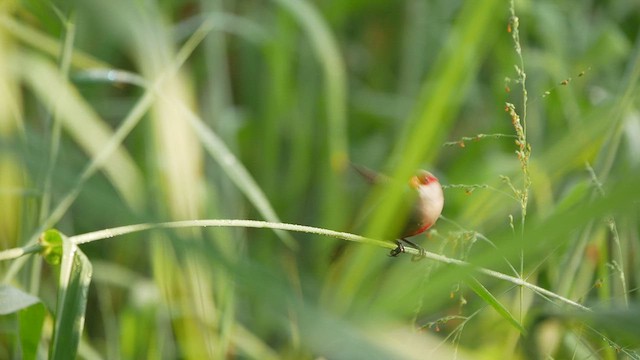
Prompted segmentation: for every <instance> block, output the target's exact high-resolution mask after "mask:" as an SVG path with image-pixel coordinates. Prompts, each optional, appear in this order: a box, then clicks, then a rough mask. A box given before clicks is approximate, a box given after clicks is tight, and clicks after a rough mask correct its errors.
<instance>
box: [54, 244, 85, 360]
mask: <svg viewBox="0 0 640 360" xmlns="http://www.w3.org/2000/svg"><path fill="white" fill-rule="evenodd" d="M58 234H59V236H61V237H62V249H63V250H62V261H61V263H60V280H59V282H58V300H57V304H56V320H55V326H54V331H53V339H52V341H51V347H50V358H51V359H73V358H75V356H76V353H77V351H78V344H79V342H80V335H81V334H82V328H83V326H84V318H85V309H86V305H87V293H88V291H89V284H90V282H91V271H92V268H91V263H90V262H89V259H88V258H87V257H86V256H85V255H84V253H83V252H82V251H80V249H79V248H78V246H77V245H75V244H74V243H72V242H71V241H69V239H68V238H66V237H64V236H63V235H62V234H60V233H58Z"/></svg>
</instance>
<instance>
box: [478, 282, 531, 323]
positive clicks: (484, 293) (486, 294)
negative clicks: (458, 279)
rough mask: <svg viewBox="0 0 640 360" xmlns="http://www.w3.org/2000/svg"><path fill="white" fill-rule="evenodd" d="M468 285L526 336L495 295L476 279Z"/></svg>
mask: <svg viewBox="0 0 640 360" xmlns="http://www.w3.org/2000/svg"><path fill="white" fill-rule="evenodd" d="M466 284H467V285H468V286H469V287H470V288H471V290H473V291H474V292H475V293H476V294H477V295H478V296H480V298H482V300H484V301H485V302H486V303H487V304H488V305H490V306H491V307H492V308H494V309H495V310H496V311H497V312H498V314H500V316H502V317H503V318H504V319H505V320H507V321H508V322H509V324H511V325H513V327H515V328H516V329H518V331H520V333H522V334H526V332H527V331H526V330H525V329H524V327H522V324H520V322H519V321H518V320H517V319H516V318H514V317H513V315H511V313H510V312H509V310H507V308H506V307H505V306H504V305H502V303H501V302H500V301H499V300H498V299H497V298H496V297H495V296H493V294H492V293H491V292H490V291H489V290H488V289H487V288H486V287H484V285H482V284H481V283H480V282H479V281H478V280H477V279H476V278H474V277H471V278H469V279H468V280H467V281H466Z"/></svg>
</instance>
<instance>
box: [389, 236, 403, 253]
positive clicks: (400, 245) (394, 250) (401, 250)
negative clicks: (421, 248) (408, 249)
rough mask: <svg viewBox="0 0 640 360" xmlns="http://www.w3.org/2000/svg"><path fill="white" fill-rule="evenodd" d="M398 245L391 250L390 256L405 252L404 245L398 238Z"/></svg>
mask: <svg viewBox="0 0 640 360" xmlns="http://www.w3.org/2000/svg"><path fill="white" fill-rule="evenodd" d="M403 240H404V239H403ZM396 245H398V246H396V248H395V249H393V250H391V252H389V256H393V257H396V256H398V254H400V253H403V252H404V245H402V243H401V242H400V240H396Z"/></svg>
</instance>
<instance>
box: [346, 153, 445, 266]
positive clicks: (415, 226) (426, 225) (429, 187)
mask: <svg viewBox="0 0 640 360" xmlns="http://www.w3.org/2000/svg"><path fill="white" fill-rule="evenodd" d="M351 166H352V168H353V169H354V170H356V172H358V173H359V174H360V175H361V176H362V177H363V178H364V179H365V180H366V181H367V182H368V183H370V184H372V185H373V184H379V183H388V182H389V178H388V177H387V176H385V175H382V174H379V173H377V172H375V171H373V170H371V169H368V168H366V167H364V166H361V165H356V164H351ZM409 186H410V187H411V188H412V189H413V190H414V191H415V192H416V196H414V197H412V200H411V201H413V204H411V212H410V213H409V216H408V217H407V220H406V223H405V225H404V227H403V228H402V232H400V234H401V235H400V237H399V238H398V239H396V240H395V243H396V245H397V247H396V248H395V249H393V250H391V252H390V253H389V256H393V257H395V256H398V255H399V254H400V253H403V252H405V249H404V244H403V242H404V243H405V244H407V245H409V246H411V247H413V248H415V249H416V250H418V251H419V252H420V255H418V256H417V257H414V259H415V258H421V257H423V256H424V254H425V250H424V249H423V248H422V247H421V246H419V245H418V244H416V243H414V242H413V241H411V240H409V239H408V238H410V237H412V236H415V235H418V234H421V233H423V232H425V231H427V230H428V229H430V228H431V227H432V226H433V225H434V224H435V223H436V221H437V220H438V218H439V217H440V214H441V213H442V209H443V208H444V194H443V192H442V186H441V185H440V181H439V180H438V178H437V177H435V176H434V175H433V174H432V173H431V172H429V171H426V170H418V171H417V172H416V173H415V174H414V175H413V176H412V177H411V178H410V179H409Z"/></svg>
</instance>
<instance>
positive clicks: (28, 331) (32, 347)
mask: <svg viewBox="0 0 640 360" xmlns="http://www.w3.org/2000/svg"><path fill="white" fill-rule="evenodd" d="M46 315H47V310H46V308H45V307H44V304H42V303H40V302H38V303H36V304H33V306H29V307H27V308H25V309H23V310H20V312H18V321H19V324H20V329H19V336H20V347H21V350H22V359H23V360H30V359H35V358H36V355H37V354H38V344H39V343H40V337H41V335H42V325H43V324H44V319H45V316H46Z"/></svg>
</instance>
